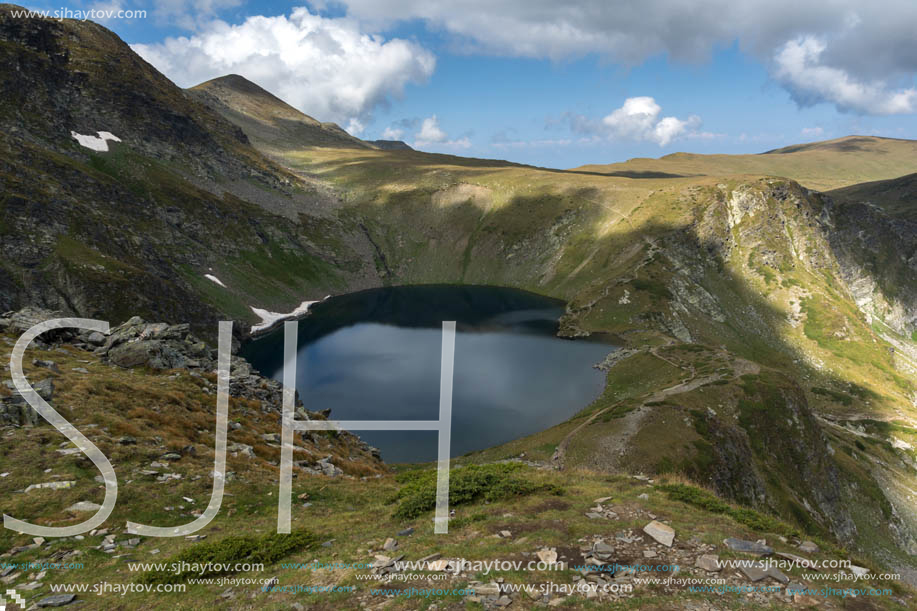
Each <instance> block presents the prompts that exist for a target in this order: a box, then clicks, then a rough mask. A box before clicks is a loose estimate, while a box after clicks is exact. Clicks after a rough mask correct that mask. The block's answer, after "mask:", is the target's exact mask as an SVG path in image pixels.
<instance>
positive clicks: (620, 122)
mask: <svg viewBox="0 0 917 611" xmlns="http://www.w3.org/2000/svg"><path fill="white" fill-rule="evenodd" d="M736 4H739V5H740V6H738V7H737V6H735V5H736ZM861 5H862V3H859V2H856V1H855V0H825V1H824V2H821V3H819V2H812V3H799V2H798V1H792V2H791V1H789V0H767V1H764V0H746V1H745V2H742V3H735V2H733V1H727V0H698V1H696V2H694V3H685V2H680V1H677V0H646V1H645V2H642V3H639V4H637V3H631V2H609V1H607V0H579V1H573V2H568V3H556V2H553V1H551V2H549V1H548V0H491V1H483V0H453V1H452V2H449V3H448V4H436V3H431V2H422V1H420V0H345V2H342V3H341V2H334V3H325V2H316V3H312V4H306V3H301V2H300V3H294V4H288V3H283V2H244V1H242V0H192V1H191V2H182V1H179V0H166V1H164V2H146V1H141V0H107V1H104V2H95V3H93V2H89V1H86V2H82V3H74V4H72V5H66V4H64V5H63V6H67V7H68V8H73V9H83V10H85V9H89V8H94V9H98V10H131V9H133V10H137V9H141V10H146V11H147V17H146V18H144V19H124V18H122V19H119V18H111V19H98V21H100V22H101V23H103V25H105V26H107V27H109V28H111V29H112V30H114V31H115V32H116V33H118V34H119V35H120V36H121V37H122V38H123V39H124V40H125V41H126V42H128V43H130V44H131V45H132V46H134V49H135V50H137V51H138V52H139V53H140V54H141V55H142V56H143V57H144V58H146V59H147V60H148V61H150V62H151V63H152V64H153V65H154V66H156V67H157V68H159V69H160V70H161V71H162V72H163V73H165V74H166V76H168V77H169V78H171V79H172V80H173V81H175V82H176V83H177V84H179V85H181V86H185V87H186V86H190V85H193V84H196V83H197V82H200V81H203V80H206V79H208V78H213V77H215V76H219V75H222V74H226V73H230V72H235V73H239V74H242V75H244V76H246V77H248V78H249V79H251V80H253V81H255V82H257V83H258V84H260V85H262V86H263V87H265V88H266V89H268V90H270V91H272V92H273V93H275V94H277V95H279V96H280V97H282V98H284V99H285V100H287V101H288V102H290V103H291V104H293V105H294V106H296V107H298V108H300V110H302V111H303V112H306V113H307V114H310V115H312V116H314V117H316V118H318V119H320V120H333V121H336V122H338V123H340V124H341V125H342V126H343V127H345V128H346V129H348V130H349V131H351V133H354V134H355V135H358V136H360V137H363V138H366V139H376V138H382V137H397V138H399V139H403V140H405V141H406V142H408V143H409V144H412V145H413V146H415V147H416V148H420V149H422V150H429V151H437V152H450V153H456V154H461V155H468V156H478V157H494V158H504V159H511V160H513V161H519V162H524V163H532V164H536V165H543V166H551V167H574V166H578V165H582V164H586V163H608V162H613V161H621V160H624V159H628V158H631V157H645V156H650V157H657V156H660V155H665V154H668V153H672V152H676V151H690V152H700V153H747V152H760V151H764V150H768V149H771V148H777V147H780V146H784V145H787V144H792V143H797V142H803V141H812V140H821V139H828V138H835V137H840V136H844V135H849V134H853V133H857V134H876V135H883V136H890V137H899V138H915V137H917V120H915V113H917V90H915V82H914V80H915V79H914V75H915V72H917V65H914V64H915V62H917V40H915V37H914V36H913V31H914V27H913V26H914V25H915V24H917V8H915V6H917V5H915V3H913V2H910V1H907V2H904V1H900V2H899V1H898V0H887V1H885V2H882V1H879V2H874V3H871V4H870V7H868V8H869V10H868V11H865V10H862V9H861V8H860V6H861ZM29 7H30V8H35V9H52V10H53V9H58V8H60V7H61V4H60V3H59V2H58V3H57V4H54V3H51V2H49V3H46V4H42V3H41V2H33V3H31V4H30V5H29ZM297 7H299V8H297ZM877 15H879V16H877Z"/></svg>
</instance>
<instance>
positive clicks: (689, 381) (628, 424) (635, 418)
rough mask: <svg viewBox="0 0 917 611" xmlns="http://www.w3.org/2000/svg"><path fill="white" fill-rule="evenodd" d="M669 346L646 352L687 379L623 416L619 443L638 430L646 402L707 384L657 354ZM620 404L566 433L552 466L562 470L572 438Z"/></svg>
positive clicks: (556, 450)
mask: <svg viewBox="0 0 917 611" xmlns="http://www.w3.org/2000/svg"><path fill="white" fill-rule="evenodd" d="M671 344H672V342H671V341H669V342H668V343H666V344H665V345H663V346H655V347H653V348H650V350H649V351H648V352H649V353H650V354H652V355H653V356H655V357H656V358H658V359H660V360H662V361H665V362H666V363H669V364H670V365H672V366H674V367H678V368H679V369H683V370H685V371H688V372H689V375H688V377H687V378H685V379H683V380H681V381H680V382H679V383H678V384H675V385H673V386H670V387H668V388H664V389H662V390H659V391H656V392H655V393H654V394H652V395H650V396H649V397H648V398H647V399H646V400H645V401H643V403H642V404H641V405H640V407H639V408H637V409H635V410H634V411H632V412H629V413H627V414H625V415H624V416H623V417H622V418H621V420H622V422H623V426H622V430H621V431H619V432H618V435H617V436H620V437H621V440H620V443H626V441H627V440H628V439H630V438H631V437H632V436H633V435H634V434H635V433H636V432H637V430H638V429H639V428H640V423H641V422H642V420H643V416H645V414H646V412H647V411H648V410H646V409H645V408H646V407H647V406H646V404H647V403H648V402H652V401H661V400H663V399H664V398H665V397H668V396H669V395H670V394H678V393H681V392H688V391H690V390H694V389H695V388H697V386H699V385H700V384H705V383H706V382H707V379H706V378H701V379H699V380H698V379H696V372H695V369H694V365H693V364H692V365H688V367H685V366H683V365H679V364H678V363H676V362H675V361H672V360H671V359H668V358H666V357H664V356H662V355H661V354H659V349H660V348H665V347H666V346H669V345H671ZM714 379H717V378H716V377H714ZM695 382H696V384H695ZM620 404H621V401H618V402H617V403H615V404H614V405H610V406H608V407H606V408H604V409H600V410H599V411H597V412H595V413H594V414H592V415H591V416H590V417H589V418H588V419H587V420H586V421H585V422H583V423H582V424H580V425H579V426H578V427H576V428H575V429H573V430H572V431H570V432H569V433H567V435H566V436H564V438H563V439H562V440H561V442H560V443H559V444H557V448H556V449H555V450H554V455H553V456H552V457H551V460H552V461H553V462H554V464H555V465H557V467H558V468H559V469H563V468H564V458H565V456H566V453H567V447H568V446H569V445H570V442H571V441H572V440H573V438H574V437H576V435H577V434H578V433H579V432H580V431H581V430H583V429H584V428H585V427H587V426H589V425H590V424H592V423H593V422H594V421H595V419H596V418H598V417H599V416H601V415H602V414H605V413H607V412H608V411H610V410H613V409H614V408H616V407H617V406H619V405H620Z"/></svg>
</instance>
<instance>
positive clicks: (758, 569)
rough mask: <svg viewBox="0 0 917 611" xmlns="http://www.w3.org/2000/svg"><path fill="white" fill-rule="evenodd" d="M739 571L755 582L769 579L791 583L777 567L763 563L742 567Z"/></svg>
mask: <svg viewBox="0 0 917 611" xmlns="http://www.w3.org/2000/svg"><path fill="white" fill-rule="evenodd" d="M739 571H741V572H742V573H743V574H744V575H745V576H746V577H747V578H748V579H750V580H751V581H754V582H757V581H761V580H762V579H766V578H768V577H770V578H771V579H774V580H776V581H779V582H780V583H788V582H789V581H790V578H789V577H787V576H786V575H784V574H783V573H782V572H781V571H780V570H779V569H778V568H777V567H775V566H768V565H766V564H765V563H764V562H761V561H759V562H757V563H755V564H751V565H746V566H740V567H739Z"/></svg>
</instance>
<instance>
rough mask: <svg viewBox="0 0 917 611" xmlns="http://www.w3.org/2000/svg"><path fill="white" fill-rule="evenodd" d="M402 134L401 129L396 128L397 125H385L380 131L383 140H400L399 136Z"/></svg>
mask: <svg viewBox="0 0 917 611" xmlns="http://www.w3.org/2000/svg"><path fill="white" fill-rule="evenodd" d="M403 135H404V130H403V129H398V128H397V127H386V128H385V130H384V131H383V132H382V139H383V140H401V137H402V136H403Z"/></svg>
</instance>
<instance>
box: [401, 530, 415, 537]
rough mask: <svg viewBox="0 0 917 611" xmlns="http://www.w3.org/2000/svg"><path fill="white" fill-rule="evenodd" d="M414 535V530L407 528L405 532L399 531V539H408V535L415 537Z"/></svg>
mask: <svg viewBox="0 0 917 611" xmlns="http://www.w3.org/2000/svg"><path fill="white" fill-rule="evenodd" d="M413 534H414V529H413V528H405V529H404V530H401V531H398V536H399V537H407V536H408V535H413Z"/></svg>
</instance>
